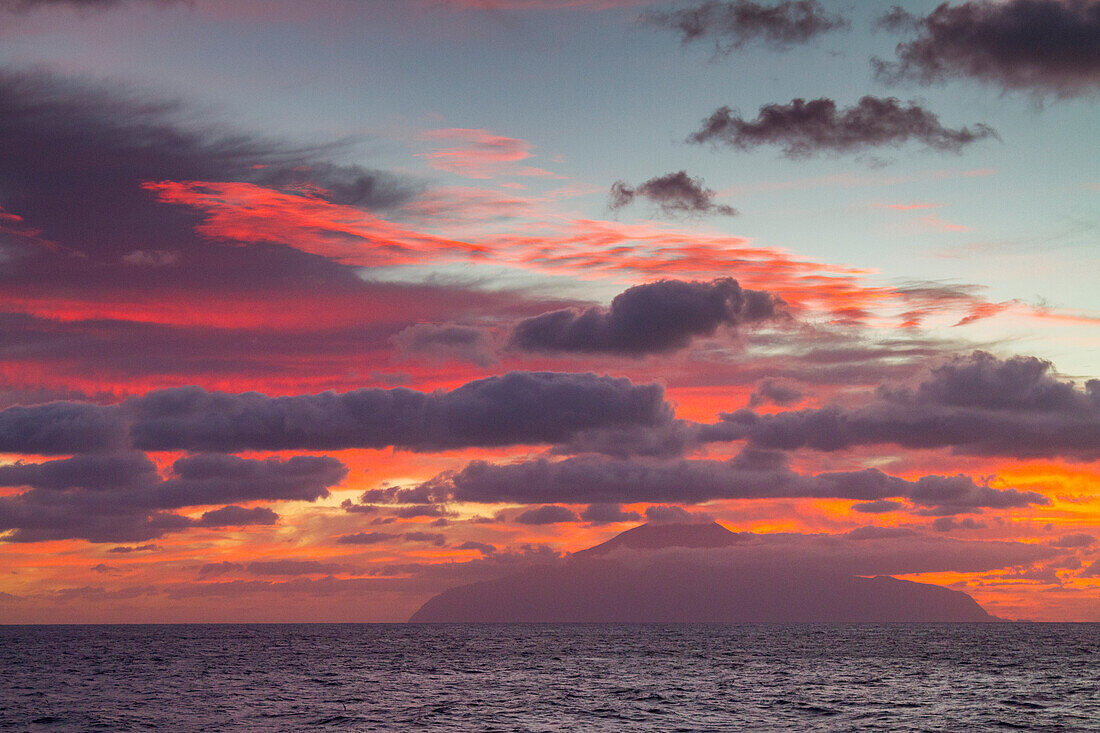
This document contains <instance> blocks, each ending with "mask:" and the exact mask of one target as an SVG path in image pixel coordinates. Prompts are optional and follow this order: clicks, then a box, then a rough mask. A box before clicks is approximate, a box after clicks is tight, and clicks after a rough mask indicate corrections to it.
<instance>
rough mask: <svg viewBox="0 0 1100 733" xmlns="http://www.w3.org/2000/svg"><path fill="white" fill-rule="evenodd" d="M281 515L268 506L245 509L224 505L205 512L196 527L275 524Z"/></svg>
mask: <svg viewBox="0 0 1100 733" xmlns="http://www.w3.org/2000/svg"><path fill="white" fill-rule="evenodd" d="M278 521H279V515H278V514H276V513H275V512H273V511H271V510H270V509H268V508H267V507H255V508H252V509H245V508H244V507H239V506H223V507H222V508H221V509H214V510H213V511H209V512H203V515H202V517H200V518H199V521H198V522H196V523H195V526H196V527H248V526H252V525H258V524H275V523H276V522H278Z"/></svg>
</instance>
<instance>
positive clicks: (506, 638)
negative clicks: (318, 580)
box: [0, 623, 1100, 733]
mask: <svg viewBox="0 0 1100 733" xmlns="http://www.w3.org/2000/svg"><path fill="white" fill-rule="evenodd" d="M0 729H3V730H18V731H84V730H88V731H93V730H103V731H150V730H152V731H155V730H164V731H228V730H234V731H299V730H325V729H333V730H350V731H661V732H662V733H668V732H670V731H739V730H759V731H785V730H790V731H806V730H820V731H845V730H867V731H875V730H881V731H966V730H1009V729H1011V730H1033V731H1088V730H1096V731H1100V624H1007V623H1005V624H999V623H998V624H973V625H971V624H881V625H792V626H781V625H777V626H769V625H746V626H722V625H621V626H620V625H563V626H557V625H439V626H436V625H424V626H419V625H374V624H365V625H325V624H287V625H184V626H8V627H0Z"/></svg>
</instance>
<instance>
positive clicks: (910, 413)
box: [723, 352, 1100, 460]
mask: <svg viewBox="0 0 1100 733" xmlns="http://www.w3.org/2000/svg"><path fill="white" fill-rule="evenodd" d="M723 420H724V422H725V423H726V424H727V426H728V428H729V432H728V434H727V435H726V436H724V437H726V438H727V439H729V438H736V437H738V436H739V437H742V438H749V439H750V440H751V441H752V442H753V443H754V444H755V445H759V446H762V447H766V448H778V449H783V450H793V449H797V448H803V447H808V448H813V449H815V450H823V451H834V450H842V449H845V448H850V447H852V446H856V445H877V444H890V443H892V444H896V445H900V446H903V447H906V448H941V447H949V448H951V449H953V450H954V451H955V452H957V453H969V454H988V455H1008V456H1015V457H1021V458H1028V457H1044V456H1045V457H1054V456H1063V457H1066V458H1073V459H1079V460H1092V459H1095V458H1096V457H1098V456H1100V380H1090V381H1089V382H1087V383H1086V384H1085V388H1084V389H1080V388H1078V387H1076V386H1075V385H1074V384H1073V383H1072V382H1068V381H1065V380H1061V379H1059V378H1058V377H1057V376H1056V375H1055V374H1054V369H1053V366H1052V365H1051V364H1050V363H1049V362H1046V361H1042V360H1040V359H1036V358H1034V357H1019V356H1018V357H1012V358H1009V359H999V358H997V357H995V356H992V355H990V354H987V353H984V352H974V353H972V354H970V355H969V356H959V357H955V358H953V359H952V360H950V361H948V362H946V363H945V364H943V365H941V366H939V367H936V368H934V369H932V370H931V372H930V373H929V375H928V376H927V377H926V379H925V380H924V381H922V382H921V383H920V384H919V386H917V388H916V389H900V388H899V389H893V388H881V389H879V390H878V393H877V395H876V398H875V400H874V401H873V402H871V403H870V404H868V405H866V406H863V407H857V408H844V407H840V406H836V405H831V406H826V407H822V408H816V409H806V410H794V411H788V412H781V413H777V414H774V415H758V414H756V413H754V412H752V411H749V410H740V411H738V412H735V413H732V414H727V415H724V416H723ZM737 428H740V432H738V430H737Z"/></svg>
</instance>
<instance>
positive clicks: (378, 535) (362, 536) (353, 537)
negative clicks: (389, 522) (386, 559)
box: [336, 532, 398, 545]
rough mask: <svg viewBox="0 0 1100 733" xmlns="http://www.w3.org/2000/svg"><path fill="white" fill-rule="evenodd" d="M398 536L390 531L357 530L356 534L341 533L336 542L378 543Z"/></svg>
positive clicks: (354, 543)
mask: <svg viewBox="0 0 1100 733" xmlns="http://www.w3.org/2000/svg"><path fill="white" fill-rule="evenodd" d="M397 536H398V535H394V534H390V533H388V532H356V533H355V534H345V535H341V536H340V537H337V538H336V542H337V544H340V545H376V544H378V543H379V542H386V541H388V540H392V539H394V538H395V537H397Z"/></svg>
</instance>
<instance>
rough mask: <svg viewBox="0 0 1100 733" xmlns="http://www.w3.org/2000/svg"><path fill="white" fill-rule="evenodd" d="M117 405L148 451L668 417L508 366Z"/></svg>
mask: <svg viewBox="0 0 1100 733" xmlns="http://www.w3.org/2000/svg"><path fill="white" fill-rule="evenodd" d="M124 409H125V411H126V412H127V414H129V415H131V416H132V420H133V423H132V428H131V432H132V436H133V441H134V444H135V445H137V446H139V447H141V448H143V449H146V450H173V449H186V450H206V449H211V448H212V447H213V446H217V448H216V449H215V450H220V451H240V450H248V449H258V450H283V449H307V450H311V449H342V448H352V447H360V448H382V447H386V446H394V447H396V448H405V449H411V450H422V451H429V450H445V449H449V448H461V447H473V446H500V445H515V444H524V443H557V442H561V441H565V440H568V439H569V438H571V437H572V436H573V435H574V434H575V433H577V432H578V431H581V430H585V429H591V428H594V427H615V426H626V425H634V424H640V425H657V424H660V423H663V422H666V421H668V420H669V419H670V418H671V410H670V408H669V406H668V404H667V403H666V402H665V401H664V393H663V390H662V389H661V387H659V386H658V385H652V384H651V385H635V384H632V383H631V382H630V381H629V380H626V379H621V378H611V377H600V376H596V375H595V374H569V373H550V372H544V373H532V372H509V373H507V374H505V375H503V376H498V377H489V378H486V379H479V380H476V381H473V382H469V383H468V384H465V385H463V386H461V387H459V388H457V389H454V390H452V391H450V392H434V393H431V394H426V393H423V392H417V391H414V390H411V389H404V388H397V389H391V390H383V389H360V390H355V391H352V392H345V393H342V394H337V393H334V392H325V393H322V394H318V395H300V396H291V397H268V396H266V395H262V394H258V393H255V392H250V393H247V394H227V393H223V392H207V391H206V390H203V389H200V388H198V387H185V388H179V389H171V390H162V391H159V392H151V393H149V394H146V395H145V396H143V397H139V398H134V399H132V400H129V401H128V402H127V403H125V405H124ZM2 418H3V413H0V419H2Z"/></svg>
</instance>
